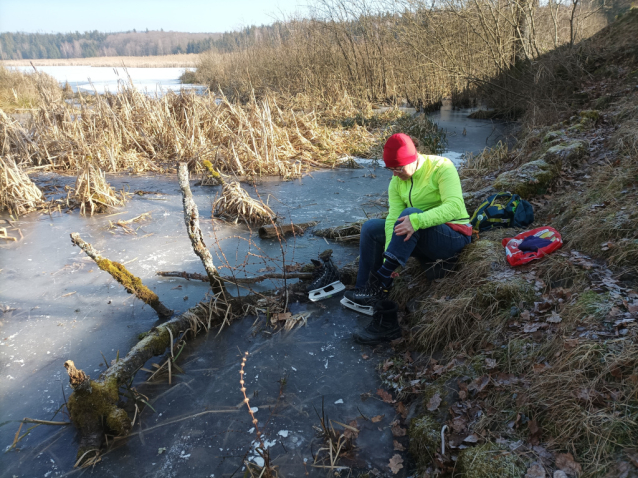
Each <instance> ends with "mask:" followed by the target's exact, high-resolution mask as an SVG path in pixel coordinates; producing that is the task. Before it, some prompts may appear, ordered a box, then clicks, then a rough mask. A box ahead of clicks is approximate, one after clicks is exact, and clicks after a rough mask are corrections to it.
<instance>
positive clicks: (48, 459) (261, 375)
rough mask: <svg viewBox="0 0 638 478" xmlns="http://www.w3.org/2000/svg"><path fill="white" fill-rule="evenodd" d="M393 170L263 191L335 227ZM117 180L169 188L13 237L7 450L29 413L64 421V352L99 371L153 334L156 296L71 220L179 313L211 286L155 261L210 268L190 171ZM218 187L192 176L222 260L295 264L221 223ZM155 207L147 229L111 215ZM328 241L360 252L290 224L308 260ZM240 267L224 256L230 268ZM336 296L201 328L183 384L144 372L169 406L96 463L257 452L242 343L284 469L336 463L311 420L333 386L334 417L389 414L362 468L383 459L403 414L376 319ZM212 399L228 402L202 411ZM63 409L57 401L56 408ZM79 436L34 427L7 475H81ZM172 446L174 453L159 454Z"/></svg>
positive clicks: (158, 469) (295, 250)
mask: <svg viewBox="0 0 638 478" xmlns="http://www.w3.org/2000/svg"><path fill="white" fill-rule="evenodd" d="M389 177H390V174H389V173H388V172H386V171H384V170H380V169H376V170H374V169H358V170H337V171H330V172H316V173H313V174H312V176H306V177H304V178H303V179H299V180H296V181H290V182H281V181H279V180H273V179H267V180H264V181H263V182H262V183H261V184H259V185H258V191H259V194H260V195H261V197H262V198H264V200H268V202H269V203H270V205H271V206H272V207H273V208H274V209H275V210H277V211H278V213H279V214H280V215H282V216H283V218H284V219H283V222H286V221H289V220H290V219H291V218H292V219H293V220H294V221H295V222H304V221H308V220H320V221H321V226H322V227H325V226H329V225H336V224H340V223H342V222H344V221H351V220H356V219H361V218H364V217H365V213H366V212H367V213H374V212H377V211H378V210H379V207H378V206H377V205H376V204H374V201H375V200H378V199H379V198H380V197H381V195H382V194H383V192H384V190H385V189H386V185H387V181H388V179H389ZM73 180H74V178H72V177H60V176H51V177H46V176H42V177H40V178H39V181H38V182H39V184H40V185H41V186H45V185H49V186H54V185H55V186H58V187H63V186H64V185H65V184H68V183H71V182H72V181H73ZM109 181H110V182H111V184H112V186H114V187H116V188H118V189H119V188H123V187H126V188H128V189H129V190H130V191H136V190H143V191H157V192H161V193H162V194H146V195H143V196H139V195H134V196H133V198H132V199H131V200H130V201H129V202H128V203H127V205H126V207H124V208H122V210H121V211H120V212H124V213H123V214H120V215H118V216H111V217H107V215H100V216H94V217H92V218H88V217H81V216H79V214H78V213H77V211H76V212H73V213H70V214H59V213H58V214H53V215H52V216H48V215H30V216H27V217H25V218H22V219H21V220H20V221H19V222H18V223H17V224H16V225H17V226H18V227H19V228H20V230H21V231H22V234H23V235H24V239H22V240H21V241H19V242H15V243H9V244H5V245H2V246H1V247H2V249H1V250H0V258H1V263H2V269H3V270H2V271H1V272H0V280H1V292H0V295H1V296H2V307H3V311H4V313H3V315H2V319H1V325H0V330H1V332H2V340H1V341H0V368H1V370H2V375H1V376H0V390H1V391H0V401H1V403H2V407H1V410H2V411H1V412H0V413H1V417H0V423H2V426H0V443H1V444H2V448H3V449H4V448H6V447H7V446H9V445H10V444H11V442H12V441H13V437H14V434H15V432H16V430H17V422H16V421H15V420H18V419H21V418H23V417H31V418H40V419H50V418H51V417H52V416H53V413H54V412H55V411H56V410H57V409H58V408H59V407H60V405H61V404H62V403H63V402H64V396H66V397H68V396H69V394H70V393H71V390H70V388H69V386H68V377H67V376H66V372H65V370H64V368H63V366H62V365H63V363H64V361H65V360H67V359H72V360H74V361H75V362H76V364H77V365H78V366H79V367H81V368H82V369H84V370H85V371H86V372H87V373H88V374H89V375H91V376H92V377H97V376H98V375H99V373H100V372H101V371H103V370H104V369H105V368H106V367H105V365H104V359H103V357H102V354H104V356H105V357H106V359H107V360H112V359H113V358H115V356H116V355H117V353H118V351H119V353H120V354H125V353H126V352H127V351H128V350H129V349H130V347H131V346H132V345H133V344H134V343H135V342H136V340H137V336H138V334H139V333H141V332H144V331H147V330H148V329H150V328H151V327H152V326H153V325H155V324H156V323H157V317H156V315H155V313H154V312H153V310H152V309H150V308H149V307H146V306H144V305H143V304H142V303H141V302H140V301H138V300H136V299H135V298H134V297H133V296H131V295H128V294H126V293H125V291H124V290H123V288H122V287H121V286H120V285H119V284H117V283H116V282H115V281H114V280H113V279H112V278H111V277H110V276H109V275H108V274H106V273H104V272H102V271H100V270H99V269H98V268H97V266H96V265H95V264H94V263H93V262H92V261H91V260H90V259H88V258H87V257H86V256H85V255H84V254H83V253H82V252H81V251H80V250H79V249H77V248H74V247H72V246H71V243H70V239H69V234H70V233H71V232H79V233H80V236H81V237H82V238H84V239H85V240H86V241H88V242H91V243H92V244H93V245H94V246H95V247H96V248H97V249H98V250H99V251H101V252H102V253H103V255H104V256H105V257H107V258H110V259H112V260H116V261H119V262H122V263H125V264H126V266H127V268H128V269H129V270H130V271H131V272H133V273H134V274H136V275H138V276H140V277H141V278H142V280H143V281H144V283H145V284H146V285H147V286H149V287H150V288H151V289H153V290H154V291H155V292H156V293H157V294H158V295H159V296H160V298H161V300H162V301H163V302H164V303H165V304H166V305H167V306H168V307H170V308H172V309H175V310H176V312H177V311H184V310H186V309H187V308H188V307H191V306H193V305H195V304H196V303H197V302H198V301H199V300H201V299H202V298H203V296H204V294H205V293H206V291H207V289H208V287H207V285H206V284H204V283H202V282H188V281H185V280H183V279H168V278H162V277H158V276H156V275H155V272H156V271H157V270H179V271H183V270H185V271H189V272H200V273H203V272H204V270H203V267H202V265H201V263H200V262H199V260H198V259H197V257H196V256H195V255H194V253H193V252H192V248H191V245H190V242H189V240H188V238H187V236H186V233H185V226H184V223H183V215H182V205H181V193H180V190H179V187H178V185H177V180H176V177H175V176H162V177H156V176H143V177H126V176H115V177H110V178H109ZM245 187H247V189H248V190H252V188H250V187H249V186H245ZM219 189H220V188H219V187H215V188H202V187H195V186H194V187H193V192H194V194H195V196H196V201H197V203H198V207H199V208H200V213H201V215H202V229H203V232H204V234H205V237H206V241H207V245H208V246H209V248H210V249H211V251H212V253H213V256H214V257H215V258H216V262H217V264H218V265H220V266H223V260H222V259H221V256H220V254H219V252H220V250H223V251H224V254H225V256H226V258H227V259H228V261H229V262H230V263H231V265H235V264H237V263H242V262H244V260H245V258H246V255H247V252H248V251H250V252H251V253H252V254H253V256H251V257H252V259H250V260H249V261H248V264H247V265H246V267H245V268H242V271H241V272H244V271H245V273H248V274H254V273H257V272H258V271H260V270H263V269H268V268H269V267H276V266H277V264H278V263H279V264H281V250H280V246H279V243H278V242H277V241H270V240H261V239H259V238H258V236H257V234H256V231H254V232H253V233H252V234H250V233H249V231H248V230H247V228H246V227H245V226H243V225H237V226H228V225H224V224H221V223H218V222H216V223H215V226H214V227H213V223H212V221H211V220H210V213H211V202H212V200H213V197H214V194H215V193H216V192H218V191H219ZM147 211H151V216H152V219H151V220H149V221H147V222H142V223H139V224H137V223H136V224H134V225H135V227H136V228H138V227H139V229H138V230H137V231H136V232H137V234H136V235H129V234H123V233H122V231H120V230H109V229H108V226H109V221H114V220H116V219H119V218H122V219H127V218H131V217H134V216H137V215H139V214H141V213H143V212H147ZM2 217H3V218H7V216H6V215H4V216H2ZM240 236H241V237H242V238H243V239H240V238H239V237H240ZM248 238H252V241H253V242H252V243H251V242H248V241H247V239H248ZM217 244H219V245H217ZM220 247H221V249H220ZM329 247H332V248H333V249H334V250H335V254H334V257H335V262H336V263H337V265H342V264H344V263H346V262H348V261H350V260H352V259H353V258H354V257H355V256H356V255H357V252H358V251H357V248H356V247H354V246H350V247H347V246H335V245H334V244H327V242H326V240H324V239H323V238H319V237H314V236H312V235H311V234H309V233H306V235H304V236H301V237H297V238H296V239H294V238H289V239H288V240H287V242H286V243H285V244H284V251H285V253H286V260H287V263H292V262H307V261H308V260H309V259H310V258H311V257H316V255H317V253H318V252H321V251H323V250H325V249H327V248H329ZM256 256H264V257H266V256H267V257H270V258H271V259H265V260H264V259H260V258H258V257H256ZM227 272H228V271H227V270H226V269H222V270H221V273H222V274H225V273H227ZM277 285H281V284H277ZM272 286H273V284H264V285H263V286H261V287H268V288H272ZM338 300H339V299H338V298H333V299H329V300H327V301H323V302H321V303H319V304H311V305H307V306H306V305H300V304H292V307H291V308H292V310H293V312H296V311H300V310H308V311H310V312H312V315H311V316H310V318H309V320H308V325H307V327H303V328H299V329H294V330H293V331H291V332H290V333H287V334H286V333H278V334H276V335H275V336H274V337H272V336H271V331H272V329H269V328H266V327H264V326H263V325H262V326H259V324H255V326H253V320H254V318H250V317H249V318H247V319H245V320H243V321H239V322H236V323H234V324H233V325H232V326H231V327H230V329H228V330H226V331H224V332H223V333H222V334H220V335H219V336H218V337H216V336H215V333H214V332H213V333H211V334H209V335H205V336H201V337H199V338H198V339H197V340H195V341H193V342H191V344H190V345H189V347H188V349H187V350H186V351H185V355H184V362H183V369H184V372H185V373H184V374H183V375H182V374H180V375H175V376H174V378H173V384H172V386H170V387H169V386H168V384H166V383H165V381H162V382H161V383H159V384H158V383H154V384H144V383H142V382H143V381H144V380H145V379H146V378H147V375H146V374H145V373H144V372H140V373H139V374H138V376H137V381H138V382H140V383H139V384H137V386H138V389H139V390H143V393H145V394H146V395H148V396H149V397H151V398H150V400H151V404H152V406H153V408H154V410H155V411H153V410H151V409H150V408H149V407H147V409H145V411H144V412H143V414H142V416H141V421H140V422H138V424H136V427H135V429H134V431H133V433H134V435H133V436H132V437H130V438H129V439H127V440H124V441H122V442H118V443H117V446H116V447H114V448H111V449H110V450H109V451H108V453H107V454H105V456H104V457H103V459H102V463H101V464H99V465H98V466H97V467H96V468H95V470H93V471H92V472H91V473H92V475H97V476H123V475H125V474H126V475H127V476H128V475H130V476H151V475H152V476H183V475H184V474H186V473H189V474H190V473H195V474H196V475H197V476H212V475H215V476H228V475H229V474H231V473H232V472H234V471H236V470H237V469H238V468H239V469H241V463H242V461H243V459H244V457H245V456H253V455H251V454H250V453H251V452H252V450H253V448H252V445H251V443H252V441H253V440H254V438H255V436H254V434H251V433H249V430H250V428H252V425H251V423H250V416H249V415H248V414H247V413H246V411H245V409H243V410H242V409H241V400H242V395H241V392H240V391H239V383H238V376H239V375H238V371H239V364H240V361H241V354H240V352H239V351H240V350H241V351H242V352H243V351H248V352H250V354H251V355H250V356H249V361H248V366H247V371H248V372H249V375H248V382H247V383H248V384H249V385H248V389H249V391H250V393H251V394H252V393H253V392H256V396H255V397H253V396H252V395H251V405H252V406H256V407H258V408H259V412H258V413H257V417H258V418H259V420H260V427H263V428H264V431H265V434H266V439H267V440H268V443H270V444H271V446H272V448H273V449H272V451H271V453H272V454H271V456H272V457H273V458H275V459H276V462H275V464H277V465H279V466H280V467H281V470H282V471H283V470H286V472H285V473H284V474H283V475H282V476H302V474H303V473H305V470H306V468H307V469H308V471H309V473H310V475H311V476H325V473H326V471H325V470H320V469H316V468H312V467H311V466H310V464H311V463H312V461H313V453H316V451H317V450H318V448H319V442H317V441H316V440H315V441H314V442H313V437H314V431H313V430H312V426H313V425H318V423H319V419H318V418H317V416H316V414H315V411H314V408H313V407H316V408H317V410H321V404H322V399H323V400H324V402H325V411H326V414H327V415H328V417H329V418H332V419H334V420H337V421H340V422H344V423H349V422H351V421H352V420H354V419H356V418H357V417H359V416H360V415H361V414H363V415H365V416H367V417H372V416H378V415H384V416H385V418H384V419H383V421H381V422H379V423H375V424H374V425H372V423H371V422H369V421H366V420H364V419H362V418H359V422H360V424H359V427H360V429H361V433H360V437H359V439H358V442H357V443H358V444H359V446H360V447H361V451H360V453H359V454H357V460H356V466H358V467H359V468H361V469H368V468H370V467H372V468H374V467H376V468H378V469H382V468H383V467H384V466H385V465H386V464H387V462H388V460H389V458H390V457H391V456H392V455H393V454H394V450H393V437H392V434H391V432H390V425H389V424H390V423H391V422H392V421H393V420H394V414H395V412H394V409H393V408H392V406H391V405H388V404H385V403H383V402H382V401H381V400H380V399H379V397H378V396H376V389H377V387H378V386H379V384H378V377H377V372H376V365H377V363H378V361H379V358H380V357H381V356H383V354H385V353H386V352H385V351H384V350H381V351H380V353H379V354H376V355H375V354H373V353H372V352H371V351H370V350H367V351H365V353H367V354H368V356H369V357H370V359H369V360H364V359H363V358H362V354H363V353H364V348H361V347H359V346H355V344H354V343H353V342H352V340H351V333H352V332H353V331H354V330H355V329H356V327H358V326H361V325H363V324H365V322H366V319H365V318H362V317H360V316H358V315H357V314H356V313H354V312H352V311H349V310H344V309H343V308H342V307H341V305H340V304H339V302H338ZM366 358H367V357H366ZM158 360H159V359H158ZM149 366H150V365H149ZM284 378H285V380H286V386H285V387H284V389H283V392H282V393H283V396H280V383H279V382H278V381H281V379H284ZM362 394H363V395H362ZM368 397H370V398H368ZM207 410H217V411H219V412H210V413H205V414H204V415H199V416H197V417H195V418H192V419H191V418H188V417H189V416H192V415H195V414H197V413H200V412H205V411H207ZM62 418H63V417H62V416H61V415H59V416H58V417H57V418H56V419H58V420H59V419H62ZM261 420H263V422H261ZM266 422H268V423H266ZM147 428H148V429H149V431H148V432H145V430H146V429H147ZM151 428H152V430H151ZM25 429H26V427H25V428H23V431H24V430H25ZM76 440H77V437H76V432H75V429H73V428H71V427H65V428H58V427H39V428H37V429H36V430H34V431H33V432H32V433H31V434H30V435H29V436H27V437H26V438H25V439H23V440H22V442H21V443H20V444H19V446H18V448H19V451H11V452H9V453H7V454H5V455H3V460H2V461H3V463H4V465H3V471H2V476H13V475H18V476H23V473H24V470H25V469H28V470H29V476H44V475H46V474H47V473H48V472H52V474H49V475H47V476H57V475H59V474H63V473H67V472H69V471H71V470H72V467H73V462H74V458H75V450H76V449H77V443H76ZM161 448H165V452H163V453H160V454H158V450H159V449H161ZM247 454H248V455H247ZM304 459H305V460H306V462H307V463H305V462H304ZM351 464H352V463H351ZM79 473H82V472H78V474H79ZM202 473H207V474H205V475H203V474H202Z"/></svg>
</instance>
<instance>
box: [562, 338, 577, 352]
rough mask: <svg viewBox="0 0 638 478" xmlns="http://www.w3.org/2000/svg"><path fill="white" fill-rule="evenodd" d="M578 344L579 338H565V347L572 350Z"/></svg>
mask: <svg viewBox="0 0 638 478" xmlns="http://www.w3.org/2000/svg"><path fill="white" fill-rule="evenodd" d="M576 346H578V339H565V349H566V350H570V349H573V348H575V347H576Z"/></svg>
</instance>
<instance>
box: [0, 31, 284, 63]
mask: <svg viewBox="0 0 638 478" xmlns="http://www.w3.org/2000/svg"><path fill="white" fill-rule="evenodd" d="M274 28H276V27H275V26H274V25H269V26H264V25H262V26H249V27H245V28H242V29H241V30H238V31H232V32H225V33H184V32H164V31H163V30H160V31H155V30H153V31H149V30H146V31H136V30H133V31H128V32H118V33H106V32H99V31H97V30H96V31H92V32H84V33H79V32H75V33H21V32H16V33H12V32H5V33H2V34H0V59H3V60H22V59H45V58H50V59H58V58H88V57H96V56H155V55H169V54H179V53H202V52H204V51H208V50H214V51H218V52H225V53H228V52H232V51H235V50H238V49H244V48H248V47H250V46H252V45H255V44H256V43H258V42H259V41H260V39H262V38H264V37H265V36H267V35H269V32H270V31H271V30H273V29H274Z"/></svg>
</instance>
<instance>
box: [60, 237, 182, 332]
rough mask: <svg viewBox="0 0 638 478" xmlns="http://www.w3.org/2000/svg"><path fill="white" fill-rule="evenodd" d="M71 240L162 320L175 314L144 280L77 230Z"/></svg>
mask: <svg viewBox="0 0 638 478" xmlns="http://www.w3.org/2000/svg"><path fill="white" fill-rule="evenodd" d="M71 242H72V243H73V245H74V246H78V247H80V249H82V250H83V251H84V252H86V255H87V256H89V257H90V258H91V259H93V260H94V261H95V263H96V264H97V265H98V267H99V268H100V269H102V270H103V271H106V272H108V273H109V274H111V276H113V278H114V279H115V280H116V281H118V282H119V283H120V284H122V285H123V286H124V288H125V289H126V290H127V292H128V293H129V294H133V295H135V297H137V298H138V299H140V300H141V301H143V302H144V303H145V304H148V305H150V306H151V307H152V308H153V310H155V312H157V315H158V317H159V318H160V319H161V320H166V319H168V318H170V317H171V316H172V315H173V311H172V310H170V309H169V308H168V307H166V306H165V305H164V304H162V302H160V300H159V297H157V294H156V293H155V292H153V291H151V290H150V289H149V288H148V287H146V286H145V285H144V284H142V280H141V279H140V278H139V277H136V276H134V275H133V274H131V273H130V272H129V271H128V270H127V269H126V268H125V267H124V266H123V265H122V264H120V263H119V262H112V261H110V260H108V259H105V258H104V257H102V256H101V255H100V254H99V253H98V252H97V251H96V250H95V249H94V248H93V246H92V245H91V244H89V243H88V242H84V241H83V240H82V239H81V238H80V235H79V234H78V233H77V232H74V233H72V234H71Z"/></svg>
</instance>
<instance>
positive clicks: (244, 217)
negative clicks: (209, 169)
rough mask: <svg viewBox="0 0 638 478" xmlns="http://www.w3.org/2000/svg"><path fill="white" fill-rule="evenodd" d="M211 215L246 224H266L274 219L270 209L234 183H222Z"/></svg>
mask: <svg viewBox="0 0 638 478" xmlns="http://www.w3.org/2000/svg"><path fill="white" fill-rule="evenodd" d="M213 215H214V216H218V217H222V218H224V219H227V220H230V221H234V222H235V223H236V222H238V221H240V220H241V221H245V222H247V223H248V224H266V223H269V222H272V221H274V220H275V217H276V215H275V213H274V212H273V210H272V209H270V208H269V207H268V206H267V205H266V204H264V203H263V202H261V201H257V200H255V199H253V198H251V197H250V196H249V195H248V193H247V192H246V191H245V190H244V189H243V188H242V187H241V185H240V184H239V183H238V182H236V181H233V182H226V183H224V186H223V188H222V194H221V196H220V197H219V198H218V199H217V200H216V201H215V202H214V204H213Z"/></svg>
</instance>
